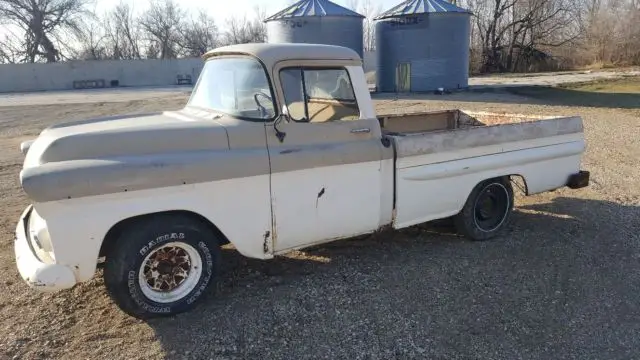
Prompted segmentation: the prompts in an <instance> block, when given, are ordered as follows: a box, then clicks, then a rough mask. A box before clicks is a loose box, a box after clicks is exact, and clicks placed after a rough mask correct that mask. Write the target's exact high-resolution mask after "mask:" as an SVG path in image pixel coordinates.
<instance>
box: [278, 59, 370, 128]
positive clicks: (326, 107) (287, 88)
mask: <svg viewBox="0 0 640 360" xmlns="http://www.w3.org/2000/svg"><path fill="white" fill-rule="evenodd" d="M280 80H281V82H282V89H283V92H284V97H285V102H286V105H287V107H288V109H289V115H290V116H291V117H292V118H293V119H294V120H296V121H304V122H327V121H336V120H343V121H344V120H355V119H358V118H359V117H360V110H359V108H358V102H357V100H356V97H355V93H354V91H353V85H352V83H351V79H350V77H349V73H348V72H347V70H346V69H343V68H335V69H334V68H330V69H317V68H287V69H284V70H282V71H281V72H280Z"/></svg>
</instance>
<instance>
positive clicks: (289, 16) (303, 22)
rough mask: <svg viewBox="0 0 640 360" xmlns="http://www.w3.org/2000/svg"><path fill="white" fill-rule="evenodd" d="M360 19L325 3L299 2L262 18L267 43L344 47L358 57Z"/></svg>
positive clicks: (361, 47) (325, 0)
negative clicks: (265, 29) (265, 26)
mask: <svg viewBox="0 0 640 360" xmlns="http://www.w3.org/2000/svg"><path fill="white" fill-rule="evenodd" d="M363 19H364V16H362V15H360V14H358V13H356V12H354V11H351V10H349V9H347V8H344V7H342V6H340V5H338V4H334V3H332V2H331V1H328V0H302V1H299V2H297V3H295V4H293V5H291V6H289V7H287V8H286V9H284V10H282V11H280V12H278V13H276V14H274V15H272V16H270V17H268V18H267V19H265V22H266V23H267V39H268V40H267V41H268V42H269V43H310V44H327V45H338V46H344V47H348V48H350V49H353V50H354V51H355V52H357V53H358V55H360V57H362V53H363V39H362V25H363Z"/></svg>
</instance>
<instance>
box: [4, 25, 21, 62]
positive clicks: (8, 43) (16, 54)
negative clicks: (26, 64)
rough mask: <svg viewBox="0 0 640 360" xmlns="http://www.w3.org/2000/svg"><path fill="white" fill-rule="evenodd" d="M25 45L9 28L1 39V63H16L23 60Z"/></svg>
mask: <svg viewBox="0 0 640 360" xmlns="http://www.w3.org/2000/svg"><path fill="white" fill-rule="evenodd" d="M23 48H24V45H23V43H22V41H21V40H20V37H19V36H17V35H16V34H14V33H13V32H11V31H9V30H7V34H5V35H4V36H3V38H2V39H0V64H16V63H19V62H21V61H22V56H23V50H22V49H23Z"/></svg>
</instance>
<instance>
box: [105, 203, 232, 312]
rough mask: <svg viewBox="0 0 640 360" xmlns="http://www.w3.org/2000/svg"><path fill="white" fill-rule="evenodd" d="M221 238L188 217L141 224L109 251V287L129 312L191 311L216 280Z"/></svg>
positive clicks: (169, 216)
mask: <svg viewBox="0 0 640 360" xmlns="http://www.w3.org/2000/svg"><path fill="white" fill-rule="evenodd" d="M216 240H217V239H216V234H215V233H214V232H213V231H211V229H210V228H208V227H207V226H206V225H204V224H202V223H201V222H200V221H198V220H196V219H192V218H190V217H188V216H183V215H162V216H158V217H154V218H149V219H146V220H143V221H142V222H136V223H135V224H132V226H129V227H128V229H127V230H125V231H124V232H123V233H122V235H121V236H120V238H119V239H117V240H116V241H117V243H116V244H115V246H114V247H113V250H112V251H110V253H109V254H107V261H106V265H105V269H104V279H105V285H106V287H107V291H108V292H109V295H110V296H111V298H112V299H113V300H114V302H115V303H116V304H117V305H118V306H119V307H120V308H121V309H122V310H123V311H124V312H126V313H127V314H129V315H131V316H134V317H136V318H140V319H144V318H151V317H157V316H168V315H175V314H178V313H181V312H184V311H188V310H190V309H192V308H193V307H194V306H195V305H196V304H197V303H199V302H200V301H201V300H202V299H203V298H204V296H205V295H206V292H207V290H208V289H209V288H210V287H211V285H212V284H214V282H215V279H216V269H217V265H218V262H219V260H218V259H219V252H220V250H219V245H218V244H219V243H218V242H217V241H216Z"/></svg>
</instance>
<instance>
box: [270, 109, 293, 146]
mask: <svg viewBox="0 0 640 360" xmlns="http://www.w3.org/2000/svg"><path fill="white" fill-rule="evenodd" d="M282 119H284V120H285V121H286V122H289V121H290V120H291V118H290V117H289V109H288V108H287V105H282V111H281V113H280V115H279V116H278V117H277V118H276V121H274V122H273V129H274V130H275V131H276V137H277V138H278V140H279V141H280V142H283V141H284V137H285V136H286V135H287V133H285V132H282V131H280V129H278V124H279V123H280V121H282Z"/></svg>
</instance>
